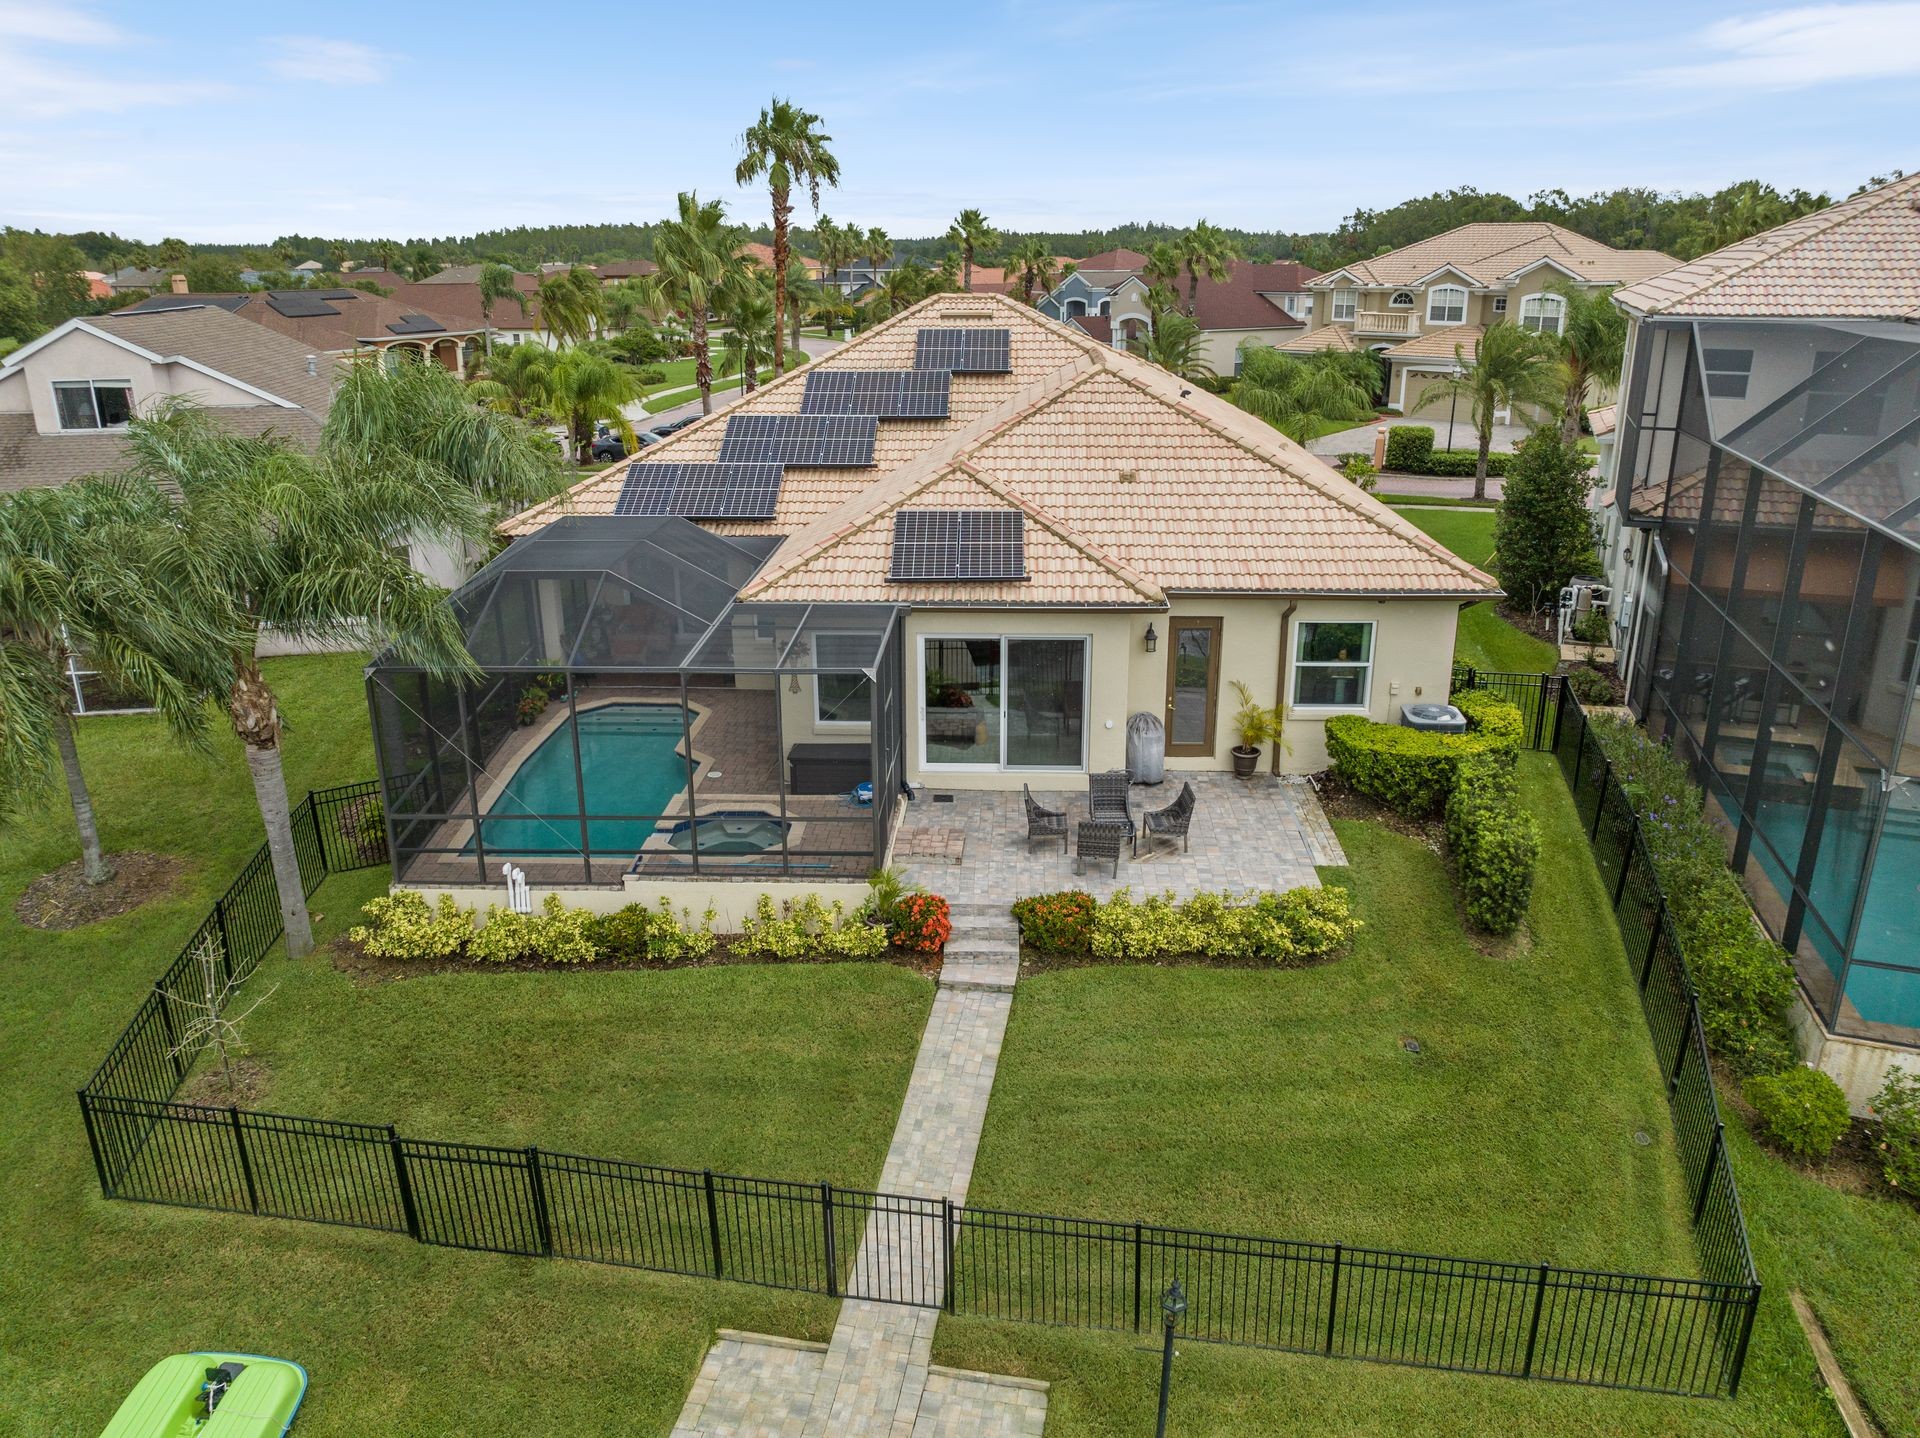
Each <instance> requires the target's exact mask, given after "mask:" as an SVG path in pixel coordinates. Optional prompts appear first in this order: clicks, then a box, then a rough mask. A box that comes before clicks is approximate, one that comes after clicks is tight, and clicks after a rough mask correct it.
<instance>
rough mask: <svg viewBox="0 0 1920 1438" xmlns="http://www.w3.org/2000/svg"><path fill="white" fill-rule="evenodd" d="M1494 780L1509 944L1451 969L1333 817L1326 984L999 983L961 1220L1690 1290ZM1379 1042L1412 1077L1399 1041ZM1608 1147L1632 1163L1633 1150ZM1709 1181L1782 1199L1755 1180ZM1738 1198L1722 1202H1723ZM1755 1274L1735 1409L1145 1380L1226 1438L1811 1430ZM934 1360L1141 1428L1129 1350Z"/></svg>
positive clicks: (1641, 1101)
mask: <svg viewBox="0 0 1920 1438" xmlns="http://www.w3.org/2000/svg"><path fill="white" fill-rule="evenodd" d="M1522 763H1523V779H1524V786H1525V794H1526V798H1527V802H1528V804H1529V806H1530V807H1531V808H1532V809H1533V811H1534V813H1535V814H1536V815H1537V816H1538V817H1539V818H1540V820H1541V823H1542V828H1543V834H1544V849H1543V859H1542V864H1541V867H1540V871H1539V879H1538V881H1537V886H1536V889H1535V893H1534V899H1533V906H1532V910H1531V914H1530V927H1531V930H1532V935H1533V938H1532V946H1531V949H1530V950H1528V951H1526V952H1523V953H1521V954H1519V955H1518V956H1514V957H1487V956H1485V955H1482V954H1481V953H1479V952H1477V951H1476V950H1475V949H1474V948H1473V947H1472V946H1471V945H1469V944H1468V943H1467V941H1466V939H1465V937H1464V935H1463V934H1462V933H1461V932H1460V930H1459V928H1458V926H1457V924H1456V922H1455V919H1454V917H1453V915H1454V904H1453V899H1452V896H1451V893H1450V891H1449V888H1448V883H1447V878H1446V873H1445V869H1444V865H1443V862H1442V860H1441V859H1440V858H1439V856H1437V855H1435V854H1433V853H1431V852H1430V851H1428V850H1427V849H1425V848H1424V847H1423V846H1422V845H1420V844H1418V843H1416V842H1414V841H1412V840H1410V839H1406V838H1403V837H1401V836H1399V835H1396V834H1393V833H1391V832H1389V831H1387V830H1385V829H1383V828H1380V827H1378V826H1376V825H1372V824H1366V823H1353V822H1345V821H1342V822H1339V823H1338V824H1337V825H1336V827H1337V828H1338V830H1339V834H1340V839H1341V843H1342V844H1343V845H1344V846H1345V848H1346V851H1347V855H1348V857H1349V859H1351V860H1352V867H1351V868H1350V869H1347V870H1325V871H1323V878H1324V879H1325V881H1326V882H1329V883H1339V884H1342V885H1345V886H1346V887H1348V888H1349V889H1350V890H1351V891H1352V893H1353V895H1354V899H1355V902H1356V905H1357V908H1358V910H1359V912H1360V914H1361V915H1362V917H1363V918H1364V919H1365V920H1366V921H1367V923H1368V924H1369V926H1370V927H1369V929H1368V930H1367V931H1366V933H1365V934H1364V935H1363V936H1362V938H1361V940H1360V942H1359V943H1358V944H1357V945H1356V947H1355V949H1354V951H1353V952H1352V953H1351V954H1349V955H1348V956H1346V957H1345V958H1343V959H1341V960H1339V961H1338V962H1336V963H1335V964H1333V965H1331V966H1328V967H1324V968H1320V969H1313V970H1305V971H1299V972H1287V973H1263V972H1249V971H1238V970H1209V969H1152V968H1088V969H1079V970H1068V971H1063V972H1056V973H1052V974H1042V975H1039V976H1036V977H1032V978H1028V979H1023V980H1022V981H1021V986H1020V991H1019V995H1018V997H1017V999H1016V1000H1015V1004H1014V1012H1013V1022H1012V1025H1011V1027H1010V1029H1009V1032H1008V1036H1007V1042H1006V1046H1005V1050H1004V1052H1003V1055H1002V1059H1001V1067H1000V1073H999V1077H998V1079H997V1081H996V1085H995V1089H994V1097H993V1106H992V1109H991V1110H990V1112H989V1116H988V1124H987V1130H986V1134H985V1136H984V1139H983V1142H982V1144H981V1149H980V1159H979V1163H978V1164H977V1166H976V1168H975V1172H974V1179H973V1186H972V1191H971V1195H970V1197H971V1198H972V1199H973V1201H975V1202H977V1203H980V1204H984V1205H1001V1206H1008V1207H1016V1208H1020V1207H1025V1208H1029V1209H1037V1210H1042V1211H1056V1212H1066V1213H1073V1214H1088V1215H1094V1216H1104V1217H1108V1218H1115V1219H1131V1218H1140V1219H1145V1220H1156V1219H1157V1220H1161V1221H1167V1220H1173V1221H1177V1222H1181V1223H1185V1224H1187V1225H1190V1226H1207V1227H1213V1228H1218V1229H1226V1230H1232V1231H1239V1232H1244V1233H1265V1234H1274V1235H1279V1236H1287V1237H1301V1238H1320V1239H1341V1240H1344V1241H1347V1242H1353V1243H1373V1244H1388V1245H1393V1246H1399V1247H1408V1248H1414V1249H1425V1250H1427V1251H1433V1252H1441V1253H1452V1254H1461V1255H1475V1256H1486V1257H1498V1258H1518V1259H1528V1258H1534V1259H1541V1258H1545V1259H1550V1260H1552V1261H1554V1262H1556V1263H1588V1264H1596V1265H1602V1266H1608V1267H1622V1268H1630V1269H1638V1270H1640V1271H1645V1272H1654V1273H1672V1274H1687V1273H1691V1272H1693V1271H1694V1260H1693V1254H1692V1248H1691V1240H1690V1237H1689V1235H1688V1232H1687V1225H1686V1215H1685V1211H1684V1207H1683V1204H1684V1199H1683V1197H1682V1195H1681V1192H1680V1183H1679V1176H1678V1173H1677V1169H1676V1165H1675V1162H1674V1159H1673V1156H1672V1137H1671V1135H1672V1129H1671V1125H1670V1123H1669V1121H1668V1118H1667V1113H1666V1104H1665V1101H1664V1097H1663V1093H1662V1088H1661V1085H1660V1080H1659V1075H1658V1071H1657V1067H1656V1065H1655V1062H1654V1059H1653V1056H1652V1053H1651V1049H1650V1046H1649V1042H1648V1039H1647V1034H1646V1028H1645V1025H1644V1023H1643V1021H1642V1019H1641V1017H1640V1014H1639V1008H1638V1003H1637V1000H1636V998H1635V996H1634V993H1633V990H1632V984H1631V980H1630V979H1629V977H1628V970H1627V967H1626V965H1625V962H1624V958H1623V956H1622V954H1621V951H1620V945H1619V941H1618V937H1617V934H1616V932H1615V930H1614V928H1613V926H1612V924H1611V922H1610V921H1608V920H1607V919H1606V918H1605V916H1604V910H1605V907H1606V896H1605V894H1604V892H1603V891H1602V888H1601V886H1600V882H1599V877H1598V875H1597V873H1596V872H1595V870H1594V868H1593V865H1592V861H1591V859H1590V857H1589V856H1588V852H1587V848H1586V844H1585V841H1584V837H1583V835H1582V833H1581V831H1580V828H1579V825H1578V820H1577V819H1576V817H1575V816H1574V814H1573V810H1572V806H1571V804H1570V802H1569V800H1568V798H1567V795H1566V791H1565V788H1564V786H1563V785H1562V784H1561V783H1560V781H1559V779H1558V777H1557V776H1556V775H1555V774H1554V773H1553V771H1552V769H1551V767H1550V761H1548V760H1547V759H1546V758H1544V757H1542V756H1532V755H1529V756H1527V757H1526V758H1525V759H1524V760H1523V761H1522ZM1409 1034H1410V1035H1412V1036H1414V1037H1416V1038H1418V1039H1419V1040H1420V1043H1421V1046H1422V1053H1421V1054H1420V1055H1418V1056H1414V1055H1411V1054H1408V1053H1406V1052H1404V1051H1403V1050H1402V1049H1401V1047H1400V1038H1401V1036H1403V1035H1409ZM1635 1129H1641V1130H1644V1131H1645V1132H1646V1133H1648V1134H1649V1135H1651V1136H1652V1137H1653V1139H1654V1142H1653V1144H1652V1145H1651V1146H1650V1147H1645V1148H1642V1147H1638V1146H1636V1145H1635V1143H1634V1141H1633V1132H1634V1130H1635ZM1737 1157H1739V1158H1740V1159H1741V1166H1742V1168H1743V1170H1744V1169H1746V1168H1749V1167H1751V1166H1753V1165H1759V1166H1762V1167H1764V1168H1767V1169H1769V1170H1771V1171H1772V1174H1773V1176H1774V1178H1775V1180H1776V1181H1778V1182H1780V1183H1782V1184H1785V1185H1787V1186H1789V1187H1795V1188H1799V1189H1805V1188H1807V1187H1808V1186H1809V1185H1808V1183H1807V1180H1805V1179H1802V1178H1800V1177H1798V1176H1797V1175H1794V1174H1792V1173H1791V1172H1790V1171H1788V1170H1786V1169H1784V1168H1782V1167H1781V1166H1780V1165H1779V1164H1778V1163H1776V1162H1774V1161H1772V1160H1769V1159H1765V1158H1762V1157H1760V1156H1759V1155H1757V1154H1750V1153H1749V1152H1747V1151H1746V1150H1744V1149H1740V1150H1737ZM1749 1158H1750V1159H1751V1162H1750V1163H1749V1162H1748V1159H1749ZM1742 1176H1743V1178H1745V1177H1746V1174H1745V1173H1744V1172H1743V1175H1742ZM1768 1188H1769V1185H1766V1184H1756V1185H1754V1186H1752V1187H1750V1188H1749V1191H1748V1204H1749V1208H1750V1209H1751V1208H1752V1207H1753V1206H1754V1204H1755V1202H1756V1198H1758V1201H1759V1202H1761V1203H1762V1204H1765V1203H1766V1202H1767V1201H1768ZM1821 1193H1822V1194H1823V1195H1824V1194H1825V1190H1822V1191H1821ZM1833 1197H1834V1198H1835V1199H1838V1195H1833ZM1840 1201H1841V1202H1853V1203H1857V1202H1858V1201H1857V1200H1840ZM1766 1221H1767V1222H1770V1221H1771V1220H1766ZM1789 1221H1792V1220H1789ZM1865 1236H1866V1235H1865V1233H1864V1232H1862V1233H1860V1234H1859V1235H1858V1239H1859V1240H1864V1238H1865ZM1803 1241H1804V1242H1805V1244H1806V1247H1807V1248H1808V1249H1809V1250H1810V1251H1811V1250H1815V1249H1816V1247H1817V1242H1818V1241H1816V1240H1813V1239H1812V1238H1811V1236H1809V1237H1808V1238H1807V1239H1806V1240H1803ZM1869 1254H1870V1250H1869V1249H1868V1248H1867V1247H1866V1245H1865V1244H1864V1242H1861V1241H1856V1242H1855V1244H1854V1246H1853V1247H1852V1248H1851V1249H1850V1251H1849V1252H1848V1253H1847V1254H1846V1259H1847V1261H1848V1262H1849V1263H1853V1262H1859V1263H1861V1264H1862V1267H1863V1268H1865V1269H1867V1274H1863V1275H1861V1276H1858V1277H1855V1278H1852V1279H1850V1280H1848V1281H1849V1282H1850V1283H1851V1284H1853V1285H1855V1286H1857V1287H1861V1288H1872V1289H1873V1290H1874V1292H1875V1294H1876V1295H1877V1299H1878V1303H1879V1306H1878V1308H1876V1309H1875V1310H1874V1314H1875V1318H1874V1321H1873V1322H1871V1323H1868V1324H1865V1325H1863V1327H1866V1328H1868V1329H1870V1330H1871V1332H1872V1334H1873V1336H1875V1337H1877V1338H1879V1339H1880V1340H1883V1341H1885V1340H1893V1341H1894V1342H1895V1344H1896V1356H1890V1357H1889V1358H1888V1359H1887V1360H1885V1363H1884V1367H1885V1368H1886V1369H1888V1370H1889V1371H1890V1372H1891V1371H1892V1370H1893V1369H1894V1365H1895V1363H1896V1362H1898V1361H1899V1360H1900V1359H1901V1358H1905V1357H1908V1356H1910V1355H1911V1353H1912V1351H1913V1348H1912V1345H1913V1342H1914V1340H1913V1338H1912V1335H1911V1333H1910V1332H1908V1333H1906V1334H1905V1335H1904V1336H1903V1337H1900V1338H1897V1339H1896V1338H1895V1336H1894V1329H1893V1325H1894V1324H1895V1323H1896V1322H1897V1305H1898V1304H1900V1303H1905V1302H1909V1301H1910V1299H1911V1292H1912V1290H1911V1286H1910V1283H1909V1282H1907V1281H1906V1280H1896V1279H1894V1278H1893V1277H1891V1275H1890V1272H1889V1269H1888V1267H1886V1266H1880V1267H1877V1268H1875V1267H1872V1266H1871V1265H1870V1264H1869V1263H1867V1262H1866V1260H1868V1258H1869ZM1899 1271H1900V1272H1903V1273H1904V1274H1906V1275H1907V1276H1908V1278H1909V1279H1910V1276H1911V1273H1912V1271H1913V1270H1912V1268H1911V1266H1910V1265H1909V1266H1908V1267H1906V1268H1904V1269H1901V1270H1899ZM1868 1274H1871V1275H1873V1276H1868ZM1768 1278H1769V1281H1770V1282H1772V1283H1773V1284H1774V1285H1775V1286H1774V1287H1773V1288H1772V1289H1771V1290H1770V1291H1769V1293H1768V1295H1767V1298H1766V1300H1765V1302H1764V1304H1763V1318H1762V1321H1761V1323H1760V1324H1759V1326H1758V1327H1757V1329H1756V1335H1755V1341H1754V1349H1753V1354H1752V1359H1751V1365H1750V1368H1749V1371H1748V1379H1747V1385H1746V1387H1745V1389H1744V1390H1743V1395H1742V1397H1741V1399H1740V1400H1739V1401H1738V1402H1737V1403H1735V1404H1727V1403H1721V1402H1714V1401H1711V1400H1701V1399H1677V1398H1661V1397H1651V1396H1644V1395H1632V1394H1623V1393H1612V1392H1605V1391H1600V1390H1592V1389H1581V1388H1572V1387H1563V1386H1558V1385H1548V1384H1534V1383H1520V1382H1514V1381H1511V1380H1501V1379H1489V1378H1480V1377H1470V1376H1462V1375H1453V1374H1435V1373H1424V1372H1417V1371H1412V1370H1404V1369H1396V1368H1391V1367H1387V1366H1383V1365H1375V1364H1367V1363H1354V1362H1340V1361H1330V1360H1321V1359H1311V1358H1295V1357H1289V1356H1284V1355H1277V1354H1266V1353H1259V1352H1254V1351H1251V1350H1244V1349H1232V1348H1220V1347H1209V1346H1206V1345H1199V1344H1193V1345H1182V1347H1181V1358H1180V1361H1179V1364H1178V1366H1177V1368H1176V1374H1177V1377H1176V1387H1175V1399H1174V1409H1173V1412H1174V1419H1175V1423H1174V1426H1175V1428H1176V1430H1177V1431H1180V1432H1186V1433H1206V1434H1209V1435H1216V1434H1236V1435H1248V1438H1251V1435H1267V1434H1300V1435H1306V1434H1319V1433H1336V1432H1337V1433H1343V1434H1381V1435H1386V1434H1402V1433H1423V1434H1424V1433H1434V1434H1441V1433H1553V1434H1594V1435H1599V1434H1636V1435H1648V1434H1685V1433H1701V1432H1721V1431H1725V1432H1738V1433H1766V1434H1781V1435H1784V1434H1797V1433H1836V1432H1838V1429H1837V1426H1836V1423H1835V1421H1834V1419H1833V1416H1832V1413H1831V1409H1830V1407H1829V1406H1828V1405H1827V1403H1826V1402H1825V1400H1824V1399H1823V1398H1822V1397H1820V1396H1819V1394H1818V1392H1817V1385H1815V1384H1813V1383H1810V1382H1809V1380H1808V1377H1807V1375H1808V1373H1809V1371H1810V1370H1811V1363H1812V1359H1811V1356H1810V1354H1809V1353H1808V1351H1807V1349H1806V1346H1805V1344H1804V1342H1803V1341H1802V1340H1801V1339H1800V1338H1799V1337H1798V1333H1797V1330H1795V1329H1794V1328H1793V1327H1792V1320H1791V1317H1790V1316H1789V1315H1788V1312H1787V1307H1786V1300H1785V1295H1784V1294H1783V1293H1782V1292H1780V1291H1779V1280H1778V1275H1777V1274H1769V1275H1768ZM1836 1301H1838V1296H1836ZM1908 1312H1909V1315H1910V1310H1908ZM1867 1336H1868V1335H1867V1334H1865V1333H1863V1334H1862V1335H1861V1337H1862V1339H1863V1340H1864V1339H1865V1338H1866V1337H1867ZM934 1356H935V1360H936V1361H937V1362H941V1363H948V1364H954V1365H957V1366H961V1367H968V1368H984V1369H989V1370H992V1371H996V1372H1009V1373H1015V1374H1024V1375H1028V1376H1033V1377H1039V1378H1044V1379H1047V1380H1049V1381H1050V1382H1052V1384H1053V1385H1054V1386H1053V1390H1052V1394H1051V1397H1050V1403H1049V1421H1048V1426H1047V1432H1048V1435H1049V1438H1093V1435H1101V1438H1107V1435H1111V1438H1122V1435H1131V1434H1136V1433H1141V1432H1146V1431H1150V1430H1151V1425H1152V1421H1153V1416H1152V1415H1153V1403H1154V1397H1155V1390H1154V1383H1155V1374H1156V1371H1157V1353H1155V1352H1154V1351H1153V1350H1152V1349H1151V1347H1150V1346H1149V1345H1147V1344H1143V1343H1140V1342H1136V1341H1135V1340H1133V1339H1131V1338H1128V1337H1117V1336H1107V1337H1102V1336H1097V1335H1089V1334H1085V1333H1076V1332H1071V1331H1061V1330H1054V1329H1044V1328H1036V1327H1023V1326H1015V1325H1009V1324H996V1323H988V1322H984V1321H979V1320H954V1319H947V1320H944V1321H943V1322H942V1324H941V1327H940V1329H939V1333H938V1336H937V1338H936V1346H935V1355H934ZM1912 1371H1913V1370H1912V1369H1911V1368H1908V1369H1907V1370H1906V1374H1907V1376H1906V1378H1905V1379H1904V1381H1906V1382H1908V1383H1911V1381H1912V1379H1911V1374H1912ZM1901 1431H1911V1429H1910V1428H1908V1429H1903V1430H1901Z"/></svg>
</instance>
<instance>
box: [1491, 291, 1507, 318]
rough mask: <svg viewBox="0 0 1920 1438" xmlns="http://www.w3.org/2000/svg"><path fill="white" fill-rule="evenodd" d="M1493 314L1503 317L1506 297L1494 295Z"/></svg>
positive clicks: (1505, 310)
mask: <svg viewBox="0 0 1920 1438" xmlns="http://www.w3.org/2000/svg"><path fill="white" fill-rule="evenodd" d="M1493 312H1494V313H1495V314H1497V315H1503V314H1505V313H1506V312H1507V297H1506V296H1505V295H1495V296H1494V297H1493Z"/></svg>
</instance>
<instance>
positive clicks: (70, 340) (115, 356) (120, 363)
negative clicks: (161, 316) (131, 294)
mask: <svg viewBox="0 0 1920 1438" xmlns="http://www.w3.org/2000/svg"><path fill="white" fill-rule="evenodd" d="M19 369H20V370H22V371H24V373H23V374H22V376H21V379H22V380H23V381H24V382H25V386H26V400H27V405H25V406H22V405H18V401H17V400H16V399H14V398H13V397H12V396H9V400H8V406H9V408H14V407H16V406H17V407H18V408H26V407H27V406H31V408H32V410H33V419H34V427H35V428H36V429H38V430H39V431H40V432H41V433H42V434H59V433H61V429H60V418H59V415H58V414H57V413H56V411H55V409H54V404H53V385H54V382H55V381H56V380H75V379H92V380H112V381H125V382H127V383H128V384H130V385H132V387H133V403H134V408H135V410H136V411H137V412H139V413H142V414H144V413H145V412H146V411H147V410H149V409H150V408H151V407H152V405H153V403H154V401H155V400H157V399H161V398H164V397H166V396H169V395H190V396H192V398H193V399H194V400H195V401H196V402H198V403H200V404H203V405H207V406H210V407H214V408H231V407H250V406H253V405H258V404H262V403H264V401H262V400H261V399H260V398H259V397H258V396H255V395H251V394H248V393H247V392H246V391H245V390H242V389H236V388H235V387H234V386H233V385H230V384H227V383H225V382H223V381H221V380H217V379H214V378H212V377H210V376H208V375H205V374H202V373H200V372H199V371H197V370H191V369H188V368H186V367H185V366H184V365H156V364H154V363H152V362H151V361H149V360H145V359H142V358H141V357H140V356H139V355H136V354H134V353H132V352H131V351H129V350H126V349H123V348H121V347H120V346H119V345H116V344H112V343H110V342H109V341H107V340H103V339H101V338H99V337H98V336H97V335H92V334H88V333H87V332H86V331H85V330H74V331H72V332H70V333H68V334H65V335H62V336H61V337H60V338H59V339H58V340H56V341H55V342H54V343H52V344H50V345H48V346H47V347H46V348H45V349H43V350H41V351H39V352H38V353H36V354H32V355H29V356H28V357H27V358H26V359H25V360H23V361H21V363H20V365H19ZM7 388H9V389H11V388H12V385H11V384H10V385H9V386H7Z"/></svg>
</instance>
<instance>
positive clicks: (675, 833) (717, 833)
mask: <svg viewBox="0 0 1920 1438" xmlns="http://www.w3.org/2000/svg"><path fill="white" fill-rule="evenodd" d="M786 827H787V825H786V822H785V821H783V820H781V819H779V818H778V817H776V816H775V815H772V814H768V813H763V812H762V811H761V810H758V809H723V810H721V811H720V812H719V813H717V814H702V815H701V816H700V817H699V818H698V819H682V820H681V821H680V822H679V823H677V824H674V825H672V826H671V827H670V828H668V830H667V847H668V848H669V849H677V850H678V851H679V852H681V853H683V854H684V853H687V852H688V851H690V850H691V849H692V848H693V846H694V842H695V834H696V831H697V833H698V836H699V845H700V852H701V853H703V854H758V853H760V852H761V851H762V850H765V849H777V848H779V847H780V838H781V835H782V834H783V833H784V832H785V830H786Z"/></svg>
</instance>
